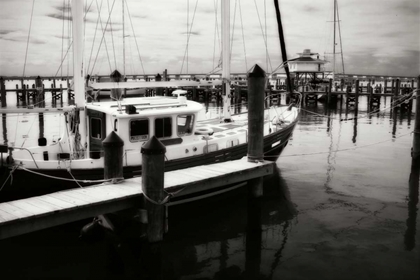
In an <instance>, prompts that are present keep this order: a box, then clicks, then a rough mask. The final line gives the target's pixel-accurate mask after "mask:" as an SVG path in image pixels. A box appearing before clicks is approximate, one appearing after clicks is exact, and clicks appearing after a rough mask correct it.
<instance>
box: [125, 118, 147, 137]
mask: <svg viewBox="0 0 420 280" xmlns="http://www.w3.org/2000/svg"><path fill="white" fill-rule="evenodd" d="M148 138H149V120H148V119H142V120H131V121H130V142H139V141H145V140H147V139H148Z"/></svg>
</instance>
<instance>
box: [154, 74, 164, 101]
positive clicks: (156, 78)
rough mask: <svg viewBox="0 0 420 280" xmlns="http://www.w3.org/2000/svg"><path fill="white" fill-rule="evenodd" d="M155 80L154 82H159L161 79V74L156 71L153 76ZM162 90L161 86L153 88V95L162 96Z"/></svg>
mask: <svg viewBox="0 0 420 280" xmlns="http://www.w3.org/2000/svg"><path fill="white" fill-rule="evenodd" d="M155 81H156V82H161V81H162V76H161V75H160V74H159V73H158V74H157V75H156V76H155ZM162 91H163V89H162V88H159V87H158V88H155V95H156V96H162Z"/></svg>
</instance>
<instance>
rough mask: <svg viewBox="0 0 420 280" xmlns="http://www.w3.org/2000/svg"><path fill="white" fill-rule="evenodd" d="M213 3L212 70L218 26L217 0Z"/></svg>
mask: <svg viewBox="0 0 420 280" xmlns="http://www.w3.org/2000/svg"><path fill="white" fill-rule="evenodd" d="M213 4H214V14H215V21H214V33H213V70H214V69H216V68H215V67H214V60H215V58H216V31H217V28H218V27H217V0H214V1H213ZM213 70H212V71H213Z"/></svg>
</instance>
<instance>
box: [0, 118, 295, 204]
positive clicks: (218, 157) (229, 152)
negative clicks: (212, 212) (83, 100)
mask: <svg viewBox="0 0 420 280" xmlns="http://www.w3.org/2000/svg"><path fill="white" fill-rule="evenodd" d="M296 122H297V121H295V122H293V123H291V124H290V125H288V126H287V127H285V128H283V129H281V130H279V131H277V132H273V133H271V134H270V135H268V136H266V137H264V159H266V160H271V161H275V160H277V158H278V157H279V156H280V154H281V152H282V151H283V149H284V147H285V146H286V145H287V142H288V140H289V139H290V137H291V136H292V133H293V130H294V128H295V126H296ZM247 152H248V145H247V144H241V145H237V146H234V147H231V148H228V149H223V150H218V151H214V152H210V153H206V154H203V155H198V156H192V157H187V158H182V159H176V160H169V161H166V162H165V171H171V170H177V169H184V168H188V167H193V166H200V165H207V164H212V163H217V162H225V161H230V160H236V159H240V158H242V157H244V156H246V155H247ZM139 156H140V155H139ZM1 170H2V171H1V176H2V180H1V182H2V185H4V186H3V189H2V191H1V192H0V202H4V201H10V200H16V199H22V198H27V197H32V196H37V195H43V194H47V193H52V192H56V191H60V190H66V189H72V188H78V187H81V186H88V185H91V184H89V183H87V182H79V183H76V182H75V181H74V179H73V177H74V178H76V179H77V180H101V179H103V176H104V169H103V168H95V169H72V170H71V174H70V173H69V172H68V171H67V169H50V170H42V171H40V173H42V174H43V175H45V176H41V175H38V174H34V173H30V172H28V171H25V170H21V169H17V170H15V171H14V172H13V174H12V175H10V169H8V168H6V167H2V169H1ZM37 172H38V171H37ZM123 173H124V178H132V177H136V176H140V175H141V165H137V166H125V167H124V170H123ZM51 177H59V178H65V179H67V180H68V181H63V180H58V179H53V178H51ZM12 178H13V179H12Z"/></svg>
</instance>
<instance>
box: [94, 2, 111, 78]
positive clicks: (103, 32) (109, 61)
mask: <svg viewBox="0 0 420 280" xmlns="http://www.w3.org/2000/svg"><path fill="white" fill-rule="evenodd" d="M114 4H115V0H114V2H113V3H112V7H111V11H110V12H109V16H108V20H107V22H106V24H105V30H104V29H103V28H102V19H100V23H101V29H102V39H101V42H100V44H99V48H98V52H97V53H96V57H95V60H94V63H93V66H92V72H93V70H94V69H95V64H96V60H97V59H98V55H99V51H100V49H101V46H102V42H103V41H104V38H105V32H106V28H107V26H108V23H109V20H110V18H111V14H112V10H113V9H114ZM96 6H98V1H96ZM104 44H105V49H106V54H107V56H108V63H109V70H110V72H112V67H111V60H110V59H109V53H108V47H107V45H106V40H105V43H104Z"/></svg>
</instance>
